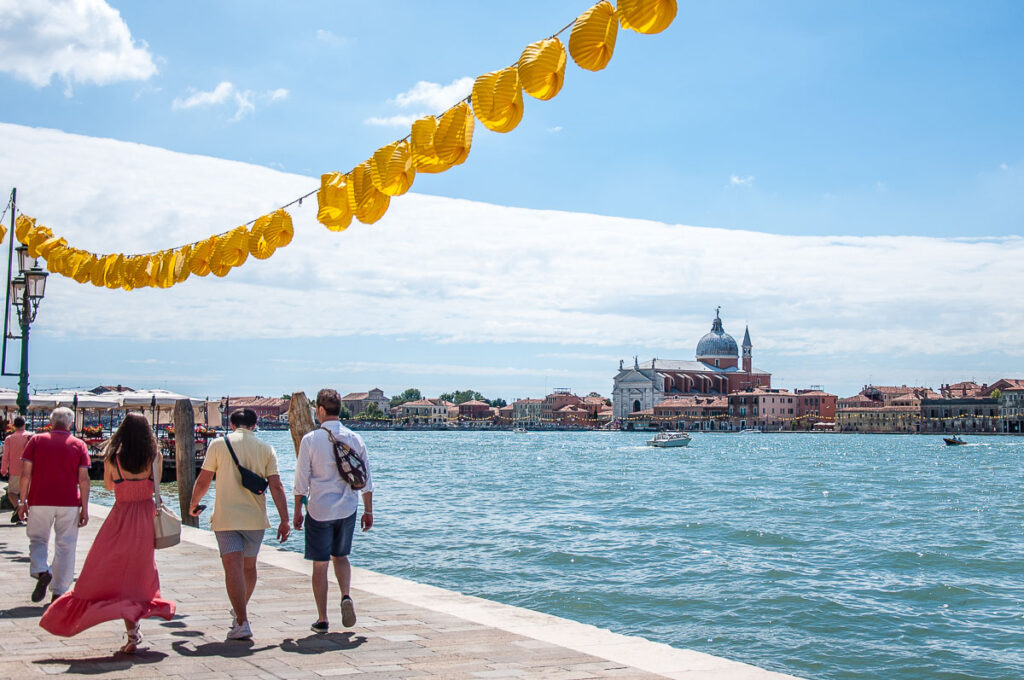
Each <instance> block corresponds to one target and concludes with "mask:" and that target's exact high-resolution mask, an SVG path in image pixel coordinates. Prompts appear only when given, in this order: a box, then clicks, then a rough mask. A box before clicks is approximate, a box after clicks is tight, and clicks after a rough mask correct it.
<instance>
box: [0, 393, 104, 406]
mask: <svg viewBox="0 0 1024 680" xmlns="http://www.w3.org/2000/svg"><path fill="white" fill-rule="evenodd" d="M75 394H78V408H105V409H108V408H118V407H120V405H121V403H120V401H119V400H118V399H116V398H112V397H109V396H98V395H95V394H91V393H89V392H77V393H76V392H55V393H53V394H32V395H30V396H29V398H28V407H29V408H30V409H39V410H47V409H55V408H57V407H58V406H67V407H68V408H74V407H75ZM17 406H18V393H17V392H15V391H13V390H2V389H0V408H15V407H17Z"/></svg>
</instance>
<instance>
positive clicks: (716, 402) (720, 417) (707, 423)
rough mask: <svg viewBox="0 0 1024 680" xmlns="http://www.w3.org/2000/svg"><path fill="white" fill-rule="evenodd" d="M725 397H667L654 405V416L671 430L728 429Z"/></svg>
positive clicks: (727, 411) (727, 408) (727, 405)
mask: <svg viewBox="0 0 1024 680" xmlns="http://www.w3.org/2000/svg"><path fill="white" fill-rule="evenodd" d="M728 415H729V400H728V398H727V397H700V396H696V395H694V396H685V397H669V398H668V399H666V400H664V401H663V402H661V403H660V404H657V405H655V407H654V418H655V420H656V422H658V423H659V424H660V425H661V426H662V427H665V428H666V429H672V430H722V429H730V424H729V422H728V420H727V417H728Z"/></svg>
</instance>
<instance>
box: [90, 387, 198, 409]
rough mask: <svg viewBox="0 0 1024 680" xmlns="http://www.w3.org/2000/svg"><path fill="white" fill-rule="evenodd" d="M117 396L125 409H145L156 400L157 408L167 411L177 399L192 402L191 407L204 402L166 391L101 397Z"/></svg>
mask: <svg viewBox="0 0 1024 680" xmlns="http://www.w3.org/2000/svg"><path fill="white" fill-rule="evenodd" d="M113 395H117V396H118V397H120V399H121V404H123V405H124V407H125V408H147V407H150V406H152V405H153V401H154V399H155V400H156V406H157V408H161V409H168V408H174V404H175V403H177V401H178V400H179V399H188V400H189V401H191V402H192V405H193V406H201V405H203V404H204V403H206V402H205V400H203V399H196V398H194V397H187V396H185V395H184V394H177V393H175V392H170V391H168V390H141V391H135V392H104V393H103V395H102V396H113Z"/></svg>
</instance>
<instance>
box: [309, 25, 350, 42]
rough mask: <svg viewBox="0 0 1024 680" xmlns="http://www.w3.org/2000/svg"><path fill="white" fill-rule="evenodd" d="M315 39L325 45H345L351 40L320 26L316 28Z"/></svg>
mask: <svg viewBox="0 0 1024 680" xmlns="http://www.w3.org/2000/svg"><path fill="white" fill-rule="evenodd" d="M316 39H317V40H319V41H320V42H322V43H325V44H327V45H340V46H345V45H348V44H349V43H350V42H351V40H350V39H349V38H344V37H341V36H337V35H335V34H334V33H331V32H330V31H327V30H324V29H322V28H318V29H317V30H316Z"/></svg>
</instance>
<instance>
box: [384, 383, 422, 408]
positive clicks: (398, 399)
mask: <svg viewBox="0 0 1024 680" xmlns="http://www.w3.org/2000/svg"><path fill="white" fill-rule="evenodd" d="M422 398H423V395H422V394H421V393H420V391H419V390H418V389H416V388H415V387H410V388H409V389H407V390H406V391H405V392H402V393H401V394H396V395H395V396H393V397H391V406H392V407H395V406H401V405H402V404H404V403H406V402H407V401H417V400H419V399H422Z"/></svg>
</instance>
